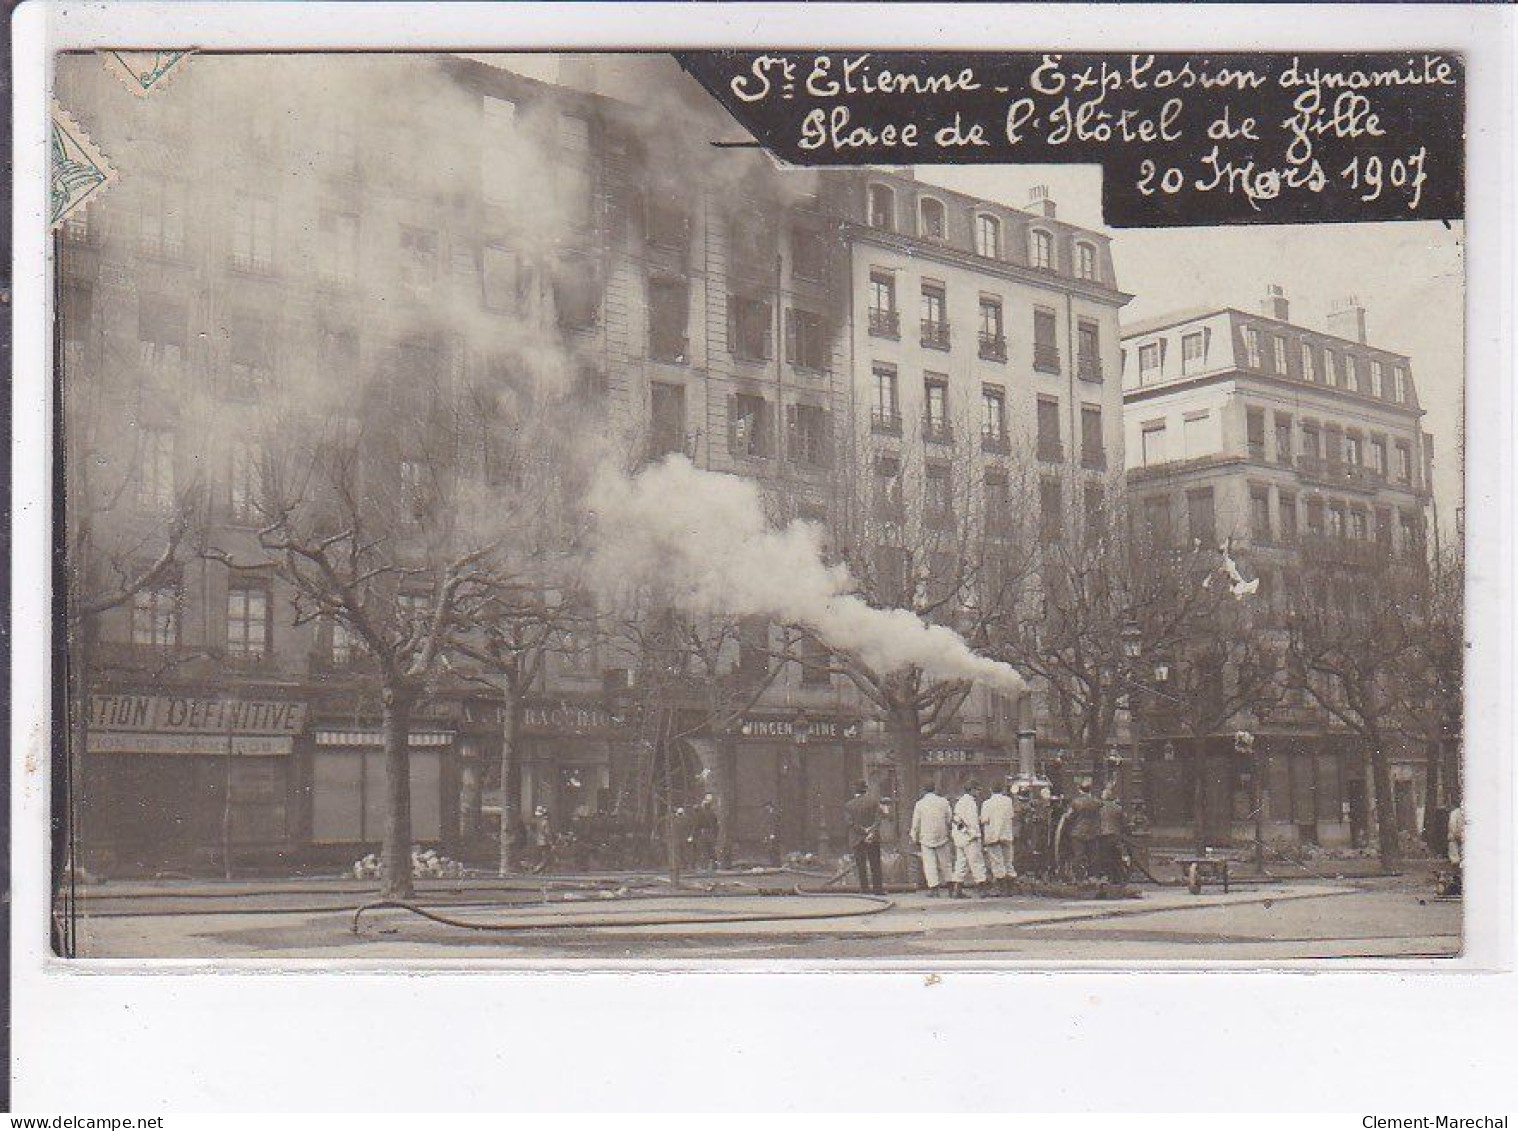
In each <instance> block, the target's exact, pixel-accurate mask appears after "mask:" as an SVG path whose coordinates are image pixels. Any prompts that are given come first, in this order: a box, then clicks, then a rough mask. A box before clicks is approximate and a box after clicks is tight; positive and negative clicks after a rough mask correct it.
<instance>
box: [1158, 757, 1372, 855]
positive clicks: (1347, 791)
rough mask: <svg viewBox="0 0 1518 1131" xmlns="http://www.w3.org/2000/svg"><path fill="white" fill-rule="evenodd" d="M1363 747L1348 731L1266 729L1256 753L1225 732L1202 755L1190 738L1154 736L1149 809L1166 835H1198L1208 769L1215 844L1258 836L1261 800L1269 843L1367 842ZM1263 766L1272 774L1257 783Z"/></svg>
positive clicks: (1207, 811) (1206, 806)
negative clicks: (1237, 744) (1243, 748)
mask: <svg viewBox="0 0 1518 1131" xmlns="http://www.w3.org/2000/svg"><path fill="white" fill-rule="evenodd" d="M1360 751H1361V745H1360V743H1359V742H1358V740H1357V739H1355V738H1354V737H1353V736H1351V735H1347V734H1289V733H1278V734H1260V735H1257V736H1256V739H1255V749H1254V751H1253V753H1243V752H1240V751H1238V750H1236V749H1235V747H1234V742H1233V739H1232V736H1222V735H1217V736H1213V737H1211V738H1209V739H1207V740H1205V742H1203V743H1202V744H1201V748H1200V753H1201V754H1202V757H1201V758H1198V756H1197V755H1198V752H1199V751H1198V744H1197V743H1196V742H1194V741H1192V740H1190V739H1185V738H1166V739H1155V740H1152V741H1146V742H1145V743H1144V750H1143V766H1142V780H1143V794H1144V802H1145V810H1146V814H1147V816H1148V819H1149V822H1150V825H1151V827H1152V830H1153V833H1154V835H1155V836H1156V837H1157V838H1159V839H1160V840H1162V841H1163V840H1167V839H1168V840H1176V841H1181V842H1190V841H1191V840H1192V839H1194V838H1195V835H1196V833H1195V825H1194V821H1195V819H1196V812H1197V802H1198V793H1199V791H1198V788H1197V774H1198V772H1199V771H1200V772H1201V773H1202V775H1203V777H1202V789H1201V791H1200V793H1201V797H1200V800H1201V804H1202V806H1203V813H1202V819H1203V822H1204V825H1205V828H1204V838H1205V839H1206V841H1207V842H1208V843H1209V844H1214V845H1226V844H1230V843H1233V844H1243V843H1248V842H1250V841H1252V840H1253V839H1254V836H1255V807H1256V805H1257V804H1259V805H1260V807H1261V818H1262V819H1261V823H1262V825H1263V830H1264V834H1265V839H1266V840H1267V841H1275V842H1297V843H1303V844H1323V845H1339V846H1342V845H1348V844H1351V843H1363V842H1364V841H1365V838H1366V835H1367V829H1368V794H1367V787H1366V782H1365V772H1364V760H1363V758H1362V757H1361V754H1360ZM1261 770H1263V773H1264V775H1265V776H1264V780H1263V781H1261V782H1260V783H1258V786H1257V785H1256V782H1255V780H1254V777H1255V774H1256V773H1257V772H1260V771H1261ZM1257 789H1258V793H1259V800H1258V801H1257V800H1256V796H1257Z"/></svg>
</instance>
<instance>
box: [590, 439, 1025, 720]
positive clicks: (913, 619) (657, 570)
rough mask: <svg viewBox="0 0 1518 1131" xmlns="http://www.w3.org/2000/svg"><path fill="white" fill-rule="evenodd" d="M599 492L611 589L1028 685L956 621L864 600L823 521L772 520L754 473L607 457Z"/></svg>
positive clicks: (897, 659) (938, 669) (911, 662)
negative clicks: (828, 558)
mask: <svg viewBox="0 0 1518 1131" xmlns="http://www.w3.org/2000/svg"><path fill="white" fill-rule="evenodd" d="M589 502H590V508H591V511H592V513H593V514H594V515H595V527H596V537H595V564H594V567H593V574H594V575H595V576H596V577H597V578H598V579H599V582H600V584H601V585H602V586H603V587H605V588H611V589H615V588H616V587H618V586H619V585H624V584H657V585H658V586H660V587H661V588H662V590H663V591H664V592H665V593H666V594H668V595H669V597H670V599H671V600H673V601H674V602H675V603H676V604H680V605H684V606H686V607H689V608H691V609H693V610H696V611H700V612H720V613H726V614H729V615H734V616H744V615H753V616H764V617H768V618H770V619H771V620H775V621H779V622H781V623H785V624H797V625H802V626H805V627H806V628H808V629H810V630H811V631H813V632H815V633H816V634H817V635H818V636H819V637H820V638H821V639H822V640H823V641H825V642H826V643H827V644H828V646H829V647H830V648H832V649H834V650H835V651H839V652H847V653H849V654H851V655H853V656H855V657H857V658H858V659H859V661H860V662H861V663H863V664H865V665H867V666H868V667H870V668H871V669H873V670H875V671H877V672H881V673H887V672H895V671H900V670H902V669H905V668H908V667H914V666H915V667H918V668H920V669H922V671H923V673H924V674H925V675H926V676H927V677H928V678H930V679H937V680H958V679H962V680H969V681H972V682H976V683H982V684H985V685H986V686H987V687H990V688H992V689H993V690H996V691H1000V692H1003V693H1007V694H1018V693H1021V692H1023V691H1026V690H1027V684H1026V683H1025V682H1024V681H1023V678H1022V677H1021V676H1020V675H1018V673H1017V672H1016V671H1015V670H1014V669H1013V668H1011V667H1010V666H1008V665H1007V664H1003V663H999V662H997V661H995V660H991V659H987V658H986V657H984V656H978V655H976V654H975V653H974V652H973V651H972V650H971V649H970V646H969V645H968V644H966V643H965V641H964V639H963V638H962V637H961V636H960V635H959V634H958V633H956V632H955V631H954V630H953V629H950V628H947V627H945V626H943V625H934V624H928V623H927V622H926V621H924V620H922V618H920V617H918V616H917V615H915V614H914V613H912V612H911V611H909V610H907V609H877V608H873V607H872V606H870V605H869V604H867V603H866V602H865V601H863V600H861V599H860V598H859V597H858V596H857V595H855V593H854V590H855V588H856V587H855V585H854V582H853V579H852V578H851V577H850V575H849V571H848V570H847V569H845V568H844V567H843V566H836V565H834V566H830V565H828V564H827V563H826V562H825V561H824V560H823V555H822V544H821V535H822V531H821V528H820V527H818V526H816V525H814V524H812V523H809V522H792V523H791V524H790V525H789V526H787V527H785V528H784V529H782V530H777V529H775V528H774V527H772V526H771V525H770V524H769V523H768V521H767V520H766V518H765V515H764V508H763V505H762V500H761V497H760V494H759V488H758V486H757V485H756V484H755V483H754V482H753V481H751V480H747V479H740V478H738V477H737V476H734V475H724V474H720V473H717V472H711V471H702V470H699V469H697V468H696V467H694V466H693V465H692V464H691V462H690V461H689V460H688V459H686V458H685V457H684V456H678V455H675V456H670V457H668V458H666V459H665V460H664V461H663V462H661V463H657V464H654V465H652V466H650V467H647V468H645V469H644V470H643V471H641V472H639V473H638V474H637V475H635V476H632V477H628V476H626V475H623V474H621V473H619V472H617V471H614V470H611V469H609V468H606V467H603V468H602V469H601V470H600V472H598V474H597V477H596V479H595V481H594V482H593V484H592V486H591V491H590V496H589Z"/></svg>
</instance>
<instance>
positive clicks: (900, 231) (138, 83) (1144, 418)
mask: <svg viewBox="0 0 1518 1131" xmlns="http://www.w3.org/2000/svg"><path fill="white" fill-rule="evenodd" d="M169 78H172V80H173V81H172V84H170V83H169V82H168V79H169ZM1464 79H1465V69H1464V62H1463V59H1462V57H1461V56H1460V55H1459V54H1458V53H1451V52H1447V51H1434V50H1429V51H1416V52H1403V53H1397V54H1386V53H1379V54H1378V53H1364V54H1344V53H1336V54H1317V53H1313V52H1310V51H1300V52H1260V53H1257V54H1218V53H1213V54H1209V55H1201V54H1193V55H1188V54H1179V53H1172V54H1161V55H1154V54H1149V53H1107V54H1086V55H1067V54H1060V53H1052V52H1013V53H999V54H998V53H979V54H977V53H961V54H942V53H939V54H933V53H902V52H846V51H794V50H789V51H768V52H766V51H762V50H745V51H742V52H736V51H729V52H680V53H640V54H633V53H615V52H569V53H540V54H515V55H513V54H490V53H479V54H447V53H425V52H403V51H395V52H370V53H349V54H345V53H327V54H288V53H280V52H275V51H270V52H240V53H228V52H219V51H209V50H208V51H201V52H198V53H195V54H190V53H188V52H186V51H159V52H103V53H100V54H96V53H93V52H70V53H64V54H61V55H60V56H58V57H57V59H56V78H55V84H54V89H53V97H54V98H55V100H56V103H57V105H58V106H59V107H60V111H59V114H60V116H59V118H58V122H59V123H64V125H58V126H55V129H56V130H57V131H58V137H59V138H60V141H59V144H58V146H57V149H58V157H57V161H56V163H55V165H54V170H53V177H54V191H53V199H54V202H55V206H56V209H57V216H56V217H55V218H56V220H57V228H58V230H57V232H56V235H55V249H54V259H53V268H54V271H55V286H56V291H55V293H56V341H57V346H58V348H57V353H56V357H55V364H56V368H55V379H56V388H57V395H58V398H59V403H60V405H61V411H62V432H61V436H60V443H59V447H58V451H59V454H60V459H61V461H62V465H61V471H62V491H63V494H62V507H61V509H60V510H59V512H58V516H57V521H58V523H59V536H60V538H61V540H62V545H63V547H64V562H65V569H64V575H63V576H64V581H65V583H66V592H65V593H64V594H63V597H64V598H65V600H64V604H63V608H64V610H65V614H64V621H63V623H62V624H61V626H60V627H61V629H62V630H63V631H64V632H65V633H66V638H67V649H66V663H65V664H64V666H63V668H62V669H61V670H59V672H58V673H57V678H58V680H60V681H62V682H63V685H64V686H65V689H66V700H65V702H66V711H65V712H64V713H63V714H60V715H59V716H58V717H57V718H56V720H55V736H56V746H55V750H56V758H55V761H54V765H53V772H54V776H55V783H54V788H55V792H54V797H55V802H56V804H57V805H58V806H59V810H58V811H59V813H60V814H61V815H62V817H63V819H62V820H60V821H59V822H58V823H57V825H56V829H57V836H56V842H55V844H54V860H53V867H54V872H53V876H54V886H55V895H56V898H55V900H54V907H53V922H52V932H53V940H54V945H55V947H56V948H57V951H58V953H59V954H61V955H64V956H68V957H78V958H135V959H173V958H216V959H239V958H271V957H272V958H288V959H300V958H321V959H324V960H328V961H333V960H344V959H375V958H383V959H437V958H465V959H479V958H496V959H499V958H511V959H520V960H525V961H542V960H561V959H567V960H592V961H601V960H608V959H617V960H627V959H631V960H660V959H670V958H678V959H699V960H702V961H723V960H740V959H763V960H766V961H776V960H781V961H783V960H788V959H797V960H826V959H835V958H846V959H849V960H893V961H905V962H911V963H915V964H931V963H935V962H941V961H945V960H966V959H969V960H992V961H1016V962H1030V961H1031V962H1069V961H1077V962H1082V961H1098V960H1112V959H1115V960H1122V961H1130V962H1143V961H1150V960H1156V959H1159V960H1185V959H1189V960H1197V959H1202V960H1208V961H1248V962H1259V961H1278V960H1293V959H1307V958H1311V959H1324V958H1351V959H1354V958H1359V959H1363V958H1428V957H1438V956H1455V955H1458V954H1459V953H1460V952H1461V949H1462V902H1461V890H1462V864H1463V856H1462V853H1463V827H1464V798H1463V790H1462V784H1463V781H1464V780H1465V779H1464V775H1463V770H1462V766H1463V761H1462V757H1463V746H1462V732H1463V723H1462V687H1463V673H1462V665H1463V662H1464V647H1463V641H1464V639H1465V631H1464V625H1463V612H1464V597H1463V595H1464V559H1463V554H1462V545H1463V519H1464V514H1465V507H1464V494H1463V476H1462V464H1461V460H1462V456H1461V452H1462V427H1463V418H1462V405H1463V397H1464V388H1465V385H1464V382H1465V371H1464V364H1463V342H1464V326H1465V321H1464V302H1465V287H1464V258H1465V256H1464V252H1465V246H1464V240H1465V237H1464V227H1463V222H1462V220H1463V203H1464V184H1465V180H1464V158H1463V152H1464V137H1465V128H1464V121H1465V119H1464V106H1465V101H1464ZM124 84H125V87H124ZM1393 123H1396V124H1395V125H1394V124H1393ZM102 154H107V155H109V162H108V163H107V161H106V159H105V158H104V157H103V156H102Z"/></svg>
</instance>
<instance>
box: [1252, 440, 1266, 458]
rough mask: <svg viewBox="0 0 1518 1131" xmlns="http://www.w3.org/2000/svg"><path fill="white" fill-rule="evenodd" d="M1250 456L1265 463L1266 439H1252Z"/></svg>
mask: <svg viewBox="0 0 1518 1131" xmlns="http://www.w3.org/2000/svg"><path fill="white" fill-rule="evenodd" d="M1249 458H1250V459H1252V460H1255V461H1257V462H1259V463H1264V462H1265V441H1263V440H1250V441H1249Z"/></svg>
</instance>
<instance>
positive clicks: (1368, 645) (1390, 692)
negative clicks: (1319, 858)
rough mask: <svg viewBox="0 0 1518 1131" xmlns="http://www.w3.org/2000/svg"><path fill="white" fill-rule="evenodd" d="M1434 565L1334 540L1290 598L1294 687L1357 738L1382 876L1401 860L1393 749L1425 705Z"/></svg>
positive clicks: (1305, 565) (1305, 567) (1307, 566)
mask: <svg viewBox="0 0 1518 1131" xmlns="http://www.w3.org/2000/svg"><path fill="white" fill-rule="evenodd" d="M1426 585H1427V573H1426V568H1425V567H1424V565H1423V564H1422V563H1421V561H1418V560H1417V558H1416V555H1414V556H1413V560H1411V561H1408V560H1403V561H1396V560H1392V559H1390V558H1389V557H1388V556H1386V555H1383V554H1380V553H1378V552H1375V547H1373V546H1370V545H1368V544H1367V545H1366V546H1363V547H1362V546H1359V545H1358V544H1349V543H1345V544H1343V545H1338V546H1335V545H1333V544H1331V540H1324V545H1323V546H1320V547H1317V548H1316V552H1311V553H1304V554H1303V561H1302V568H1301V570H1300V572H1299V574H1298V576H1297V577H1296V579H1295V584H1294V586H1293V588H1292V590H1291V592H1290V594H1289V611H1288V627H1289V649H1290V657H1291V661H1292V663H1291V668H1292V670H1293V671H1294V672H1295V673H1296V675H1295V677H1294V682H1295V683H1296V684H1297V685H1298V687H1299V688H1300V690H1302V691H1303V692H1305V693H1306V695H1307V696H1308V697H1309V699H1310V700H1311V702H1313V703H1314V704H1315V705H1316V706H1317V707H1319V708H1320V709H1321V710H1323V711H1324V712H1325V713H1327V714H1328V715H1329V716H1330V717H1331V718H1333V719H1336V720H1338V721H1339V722H1340V723H1342V724H1344V725H1345V726H1346V727H1348V728H1349V729H1350V730H1351V731H1352V732H1353V733H1354V734H1356V735H1357V736H1358V737H1359V738H1360V739H1361V741H1362V742H1363V744H1364V748H1365V754H1366V758H1367V759H1368V762H1369V767H1370V779H1371V791H1372V797H1371V802H1372V804H1373V805H1374V806H1375V810H1376V832H1377V846H1378V852H1379V855H1380V859H1381V866H1382V868H1383V870H1391V869H1392V868H1394V867H1395V865H1396V862H1397V860H1398V857H1399V855H1400V851H1399V845H1398V839H1397V818H1396V810H1395V804H1394V801H1393V798H1392V784H1391V780H1392V779H1391V758H1390V746H1391V741H1392V739H1393V737H1394V735H1395V734H1396V733H1397V732H1398V730H1399V729H1400V728H1401V727H1402V726H1403V722H1404V720H1405V719H1406V718H1407V717H1408V714H1409V712H1410V711H1415V710H1417V709H1418V707H1419V706H1420V703H1419V699H1420V698H1421V696H1420V695H1419V694H1418V693H1417V691H1416V684H1415V683H1413V682H1412V681H1410V680H1409V679H1408V678H1407V673H1408V671H1409V669H1410V668H1414V667H1416V666H1417V665H1418V663H1419V660H1420V651H1421V650H1422V649H1423V648H1424V646H1425V639H1424V627H1423V610H1424V608H1425V607H1426Z"/></svg>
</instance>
